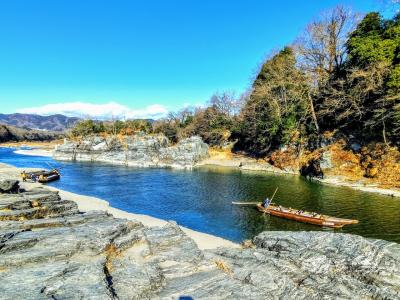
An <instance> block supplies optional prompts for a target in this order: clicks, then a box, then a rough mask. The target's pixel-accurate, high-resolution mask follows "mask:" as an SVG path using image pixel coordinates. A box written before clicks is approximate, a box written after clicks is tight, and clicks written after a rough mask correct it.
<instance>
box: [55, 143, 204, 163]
mask: <svg viewBox="0 0 400 300" xmlns="http://www.w3.org/2000/svg"><path fill="white" fill-rule="evenodd" d="M53 157H54V158H55V159H58V160H73V161H75V160H76V161H99V162H106V163H113V164H122V165H128V166H137V167H172V168H190V167H193V166H194V165H195V164H196V163H197V162H199V161H201V160H203V159H205V158H206V157H208V146H207V144H205V143H204V142H203V141H202V140H201V138H200V137H191V138H187V139H184V140H182V141H180V142H179V143H178V144H176V145H174V146H170V145H169V143H168V139H167V138H166V137H165V136H163V135H156V136H154V135H135V136H124V137H107V138H104V137H100V136H95V137H91V138H87V139H85V140H83V141H79V142H72V141H68V140H65V142H64V144H62V145H59V146H57V147H56V148H55V150H54V152H53Z"/></svg>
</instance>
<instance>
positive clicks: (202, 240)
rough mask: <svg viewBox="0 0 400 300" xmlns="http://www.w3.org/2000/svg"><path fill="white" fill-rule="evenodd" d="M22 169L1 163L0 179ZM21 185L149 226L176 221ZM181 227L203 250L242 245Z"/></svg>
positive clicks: (85, 208) (14, 176)
mask: <svg viewBox="0 0 400 300" xmlns="http://www.w3.org/2000/svg"><path fill="white" fill-rule="evenodd" d="M28 151H29V150H28ZM22 170H23V169H22V168H17V167H15V166H12V165H8V164H5V163H0V180H3V179H18V180H20V178H19V174H20V173H21V172H22ZM24 170H27V171H29V170H34V169H28V168H25V169H24ZM20 185H21V187H22V188H25V189H27V190H29V189H32V188H34V187H43V188H45V189H49V190H52V191H58V192H59V194H60V196H61V198H63V199H67V200H72V201H74V202H75V203H76V204H77V205H78V208H79V211H81V212H87V211H95V210H102V211H106V212H108V213H110V214H111V215H113V216H114V217H115V218H120V219H127V220H135V221H139V222H141V223H142V224H143V225H144V226H147V227H162V226H164V225H166V224H167V223H170V222H175V221H166V220H163V219H159V218H155V217H152V216H149V215H143V214H135V213H130V212H127V211H124V210H121V209H118V208H115V207H112V206H110V204H109V203H108V201H106V200H103V199H100V198H96V197H92V196H86V195H81V194H76V193H72V192H68V191H65V190H61V189H58V188H55V187H51V186H45V185H42V184H40V183H33V182H20ZM178 225H179V224H178ZM179 227H180V228H181V229H182V231H183V232H184V233H185V234H186V235H187V236H189V237H190V238H191V239H193V240H194V242H195V243H196V244H197V246H198V247H199V249H201V250H205V249H215V248H218V247H229V248H239V247H240V245H239V244H237V243H234V242H232V241H229V240H226V239H223V238H221V237H218V236H215V235H211V234H208V233H204V232H200V231H196V230H193V229H189V228H187V227H184V226H181V225H179Z"/></svg>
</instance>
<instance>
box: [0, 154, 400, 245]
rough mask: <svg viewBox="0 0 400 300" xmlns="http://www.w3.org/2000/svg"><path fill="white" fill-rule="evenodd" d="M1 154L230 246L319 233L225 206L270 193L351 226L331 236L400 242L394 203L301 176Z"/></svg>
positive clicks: (399, 206)
mask: <svg viewBox="0 0 400 300" xmlns="http://www.w3.org/2000/svg"><path fill="white" fill-rule="evenodd" d="M14 150H15V149H11V148H0V162H4V163H7V164H11V165H14V166H17V167H36V168H49V165H48V164H50V165H51V166H58V167H60V166H62V169H61V173H62V178H61V180H59V181H56V182H52V183H50V184H49V185H51V186H54V187H57V188H60V189H63V190H67V191H70V192H74V193H78V194H84V195H89V196H94V197H98V198H101V199H105V200H107V201H108V202H109V203H110V205H111V206H113V207H116V208H119V209H122V210H125V211H127V212H132V213H140V214H147V215H151V216H153V217H157V218H161V219H164V220H174V221H176V222H177V223H178V224H180V225H183V226H185V227H188V228H191V229H194V230H197V231H201V232H206V233H209V234H213V235H216V236H220V237H223V238H226V239H229V240H232V241H235V242H240V241H242V240H244V239H248V238H252V237H253V236H254V235H256V234H258V233H260V232H262V231H264V230H294V231H298V230H325V231H333V229H329V228H321V227H318V226H314V225H309V224H303V223H298V222H295V221H291V220H285V219H280V218H277V217H273V216H269V215H263V214H261V213H259V212H258V211H257V210H256V209H254V208H250V207H238V206H232V205H231V202H232V201H261V200H262V199H263V198H264V197H265V196H267V195H268V196H270V195H271V194H272V193H273V192H274V190H275V188H276V187H278V188H279V189H278V192H277V194H276V196H275V199H274V202H275V203H278V204H280V205H282V206H288V207H293V208H298V209H303V210H313V211H318V212H321V213H324V214H329V215H333V216H336V217H343V218H351V219H358V220H359V224H356V225H348V226H345V227H344V228H343V229H340V230H335V231H336V232H346V233H354V234H359V235H362V236H364V237H371V238H380V239H385V240H389V241H395V242H398V243H400V199H399V198H392V197H389V196H382V195H378V194H371V193H366V192H361V191H356V190H353V189H350V188H346V187H333V186H327V185H323V184H320V183H317V182H310V181H308V180H306V179H304V178H302V177H300V176H294V175H275V174H269V173H261V172H251V171H246V172H244V171H240V170H235V169H230V168H222V167H201V168H198V169H194V170H171V169H142V168H132V167H124V166H112V165H106V164H100V163H82V162H57V161H54V160H53V159H52V158H49V157H36V156H25V155H20V154H15V153H14V152H13V151H14Z"/></svg>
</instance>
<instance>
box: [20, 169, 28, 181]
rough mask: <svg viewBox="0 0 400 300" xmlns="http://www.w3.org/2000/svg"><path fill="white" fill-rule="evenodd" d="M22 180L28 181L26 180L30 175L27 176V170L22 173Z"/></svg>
mask: <svg viewBox="0 0 400 300" xmlns="http://www.w3.org/2000/svg"><path fill="white" fill-rule="evenodd" d="M21 178H22V181H24V182H25V181H26V179H27V178H28V175H27V174H26V172H25V170H23V171H22V173H21Z"/></svg>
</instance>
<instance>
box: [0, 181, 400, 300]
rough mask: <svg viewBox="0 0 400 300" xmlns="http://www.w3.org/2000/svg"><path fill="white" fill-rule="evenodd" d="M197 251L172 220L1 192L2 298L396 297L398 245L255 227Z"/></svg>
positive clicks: (40, 193)
mask: <svg viewBox="0 0 400 300" xmlns="http://www.w3.org/2000/svg"><path fill="white" fill-rule="evenodd" d="M253 245H254V247H251V248H239V249H233V248H219V249H215V250H208V251H201V250H200V249H199V248H198V247H197V245H196V244H195V242H194V241H193V240H192V239H190V238H189V237H188V236H187V235H186V234H185V233H184V232H183V231H182V230H181V229H180V228H179V226H177V225H176V224H175V223H169V224H167V225H166V226H164V227H151V228H149V227H145V226H143V225H142V224H141V223H139V222H135V221H128V220H124V219H116V218H114V217H113V216H112V215H110V214H107V213H105V212H102V211H91V212H87V213H81V212H79V211H78V209H77V206H76V204H75V202H73V201H69V200H67V199H61V198H60V196H59V194H58V193H57V192H52V191H49V190H46V189H43V188H37V189H34V190H31V191H27V192H21V193H19V194H1V195H0V282H1V284H0V298H1V299H178V298H179V297H180V296H191V297H193V299H399V298H400V248H399V245H398V244H395V243H389V242H385V241H381V240H368V239H365V238H362V237H359V236H354V235H348V234H335V233H326V232H264V233H262V234H260V235H258V236H257V237H255V238H254V239H253Z"/></svg>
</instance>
